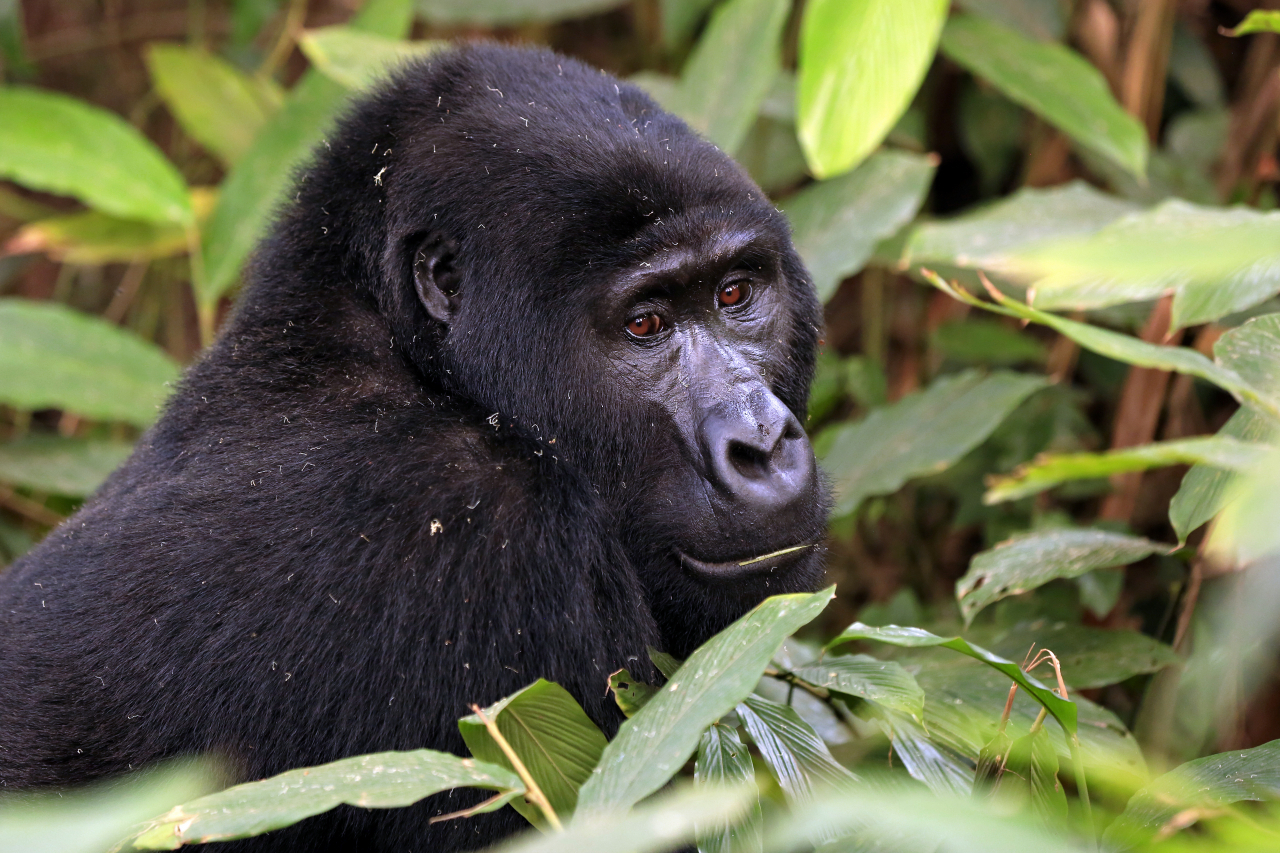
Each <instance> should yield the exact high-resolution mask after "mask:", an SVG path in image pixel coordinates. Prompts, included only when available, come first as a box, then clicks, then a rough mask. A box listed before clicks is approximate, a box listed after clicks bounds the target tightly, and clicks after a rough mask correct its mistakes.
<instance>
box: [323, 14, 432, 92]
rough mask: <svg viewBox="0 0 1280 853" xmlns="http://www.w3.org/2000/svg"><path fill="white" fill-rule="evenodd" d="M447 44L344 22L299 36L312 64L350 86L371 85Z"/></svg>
mask: <svg viewBox="0 0 1280 853" xmlns="http://www.w3.org/2000/svg"><path fill="white" fill-rule="evenodd" d="M444 46H445V43H444V42H442V41H401V40H399V39H390V38H386V37H385V36H380V35H377V34H375V33H366V32H361V31H360V30H357V29H353V28H351V27H344V26H333V27H321V28H319V29H315V30H306V31H305V32H303V34H302V37H301V38H299V39H298V47H300V48H302V52H303V53H304V54H306V56H307V59H309V60H311V64H312V65H314V66H315V67H316V68H318V69H319V70H320V71H321V72H322V73H323V74H324V75H325V76H327V77H329V78H330V79H332V80H335V81H337V82H338V83H341V84H342V85H343V86H346V87H347V88H348V89H368V88H370V87H371V86H373V85H374V84H376V83H377V82H378V81H379V80H382V79H384V78H386V77H387V76H389V75H390V74H391V73H392V72H394V71H395V70H396V69H397V68H398V67H400V66H401V65H404V64H405V63H407V62H410V61H412V60H415V59H421V58H422V57H425V56H430V55H431V54H433V53H435V52H436V51H438V50H440V49H441V48H443V47H444Z"/></svg>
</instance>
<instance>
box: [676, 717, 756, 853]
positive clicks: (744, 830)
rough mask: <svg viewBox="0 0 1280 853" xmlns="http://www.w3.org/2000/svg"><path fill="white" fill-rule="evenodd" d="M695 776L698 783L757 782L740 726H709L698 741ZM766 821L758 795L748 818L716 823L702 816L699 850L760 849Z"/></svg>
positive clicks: (733, 852) (746, 852)
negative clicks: (703, 818)
mask: <svg viewBox="0 0 1280 853" xmlns="http://www.w3.org/2000/svg"><path fill="white" fill-rule="evenodd" d="M693 780H694V785H695V787H707V786H726V785H729V786H745V785H747V784H754V781H755V766H754V765H753V764H752V763H751V753H750V752H748V751H747V747H746V746H745V745H744V744H743V743H742V739H741V738H739V737H738V732H737V730H736V729H733V728H730V727H729V726H722V725H720V724H719V723H717V724H715V725H712V726H711V728H709V729H707V731H706V734H704V735H703V736H702V740H701V741H700V742H699V743H698V758H697V760H696V761H695V762H694V766H693ZM762 821H763V816H762V814H761V810H760V799H759V797H758V796H757V798H756V801H755V803H753V804H752V806H751V809H750V811H749V812H748V814H747V818H746V820H745V821H742V822H737V823H732V824H731V823H720V824H716V823H711V822H708V821H701V820H700V821H698V853H758V851H759V850H760V844H761V837H760V831H761V826H762Z"/></svg>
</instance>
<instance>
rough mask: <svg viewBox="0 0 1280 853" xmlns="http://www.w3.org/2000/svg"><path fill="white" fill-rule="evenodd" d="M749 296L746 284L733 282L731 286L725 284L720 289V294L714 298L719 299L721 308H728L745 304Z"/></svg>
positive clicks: (749, 292)
mask: <svg viewBox="0 0 1280 853" xmlns="http://www.w3.org/2000/svg"><path fill="white" fill-rule="evenodd" d="M750 295H751V291H750V290H749V289H748V285H747V284H745V283H744V282H740V281H735V282H734V283H733V284H726V285H725V286H724V287H722V288H720V293H719V295H718V296H717V297H716V298H717V299H719V301H720V306H721V307H722V308H729V307H730V306H733V305H741V304H742V303H743V302H746V301H747V297H748V296H750Z"/></svg>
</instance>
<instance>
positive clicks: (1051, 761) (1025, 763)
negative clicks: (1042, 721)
mask: <svg viewBox="0 0 1280 853" xmlns="http://www.w3.org/2000/svg"><path fill="white" fill-rule="evenodd" d="M1006 768H1007V769H1008V770H1009V771H1012V772H1007V773H1006V774H1005V776H1004V779H1003V781H1002V787H1003V786H1004V785H1008V784H1009V782H1010V780H1012V779H1019V778H1021V779H1022V780H1023V781H1024V782H1025V784H1026V787H1027V789H1028V790H1029V792H1030V794H1031V805H1032V808H1034V809H1035V812H1036V814H1037V815H1039V816H1040V819H1041V820H1043V821H1044V822H1045V825H1046V826H1048V827H1049V828H1050V829H1054V828H1057V827H1060V826H1063V825H1064V824H1065V823H1066V820H1067V794H1066V791H1064V790H1063V789H1062V783H1061V782H1059V781H1058V751H1057V749H1055V748H1054V745H1053V741H1052V740H1050V739H1049V733H1048V732H1047V731H1045V730H1044V729H1043V728H1040V729H1036V730H1035V731H1032V732H1030V733H1028V734H1025V735H1023V736H1022V737H1020V738H1018V739H1017V740H1015V741H1013V743H1011V744H1010V745H1009V761H1008V763H1007V764H1006Z"/></svg>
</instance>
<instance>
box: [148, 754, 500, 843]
mask: <svg viewBox="0 0 1280 853" xmlns="http://www.w3.org/2000/svg"><path fill="white" fill-rule="evenodd" d="M463 787H468V788H487V789H489V790H491V791H496V792H498V794H499V796H498V797H496V798H495V799H493V800H492V801H489V802H488V803H487V805H486V807H485V808H484V809H483V811H492V810H494V809H497V808H501V807H502V806H503V805H505V804H506V802H507V801H508V800H510V799H511V798H512V797H514V796H516V795H517V794H522V793H524V786H523V785H522V784H521V783H520V779H519V777H517V776H516V774H514V773H512V772H511V771H510V770H507V769H506V768H505V767H498V766H495V765H492V764H485V763H483V762H480V761H476V760H475V759H471V758H458V757H457V756H456V755H449V754H448V753H444V752H436V751H435V750H431V749H419V750H415V751H413V752H380V753H375V754H373V755H359V756H356V757H354V758H344V759H342V760H341V761H334V762H332V763H330V764H321V765H318V766H315V767H302V768H298V769H297V770H290V771H288V772H287V773H281V774H279V775H277V776H272V777H271V778H269V779H263V780H262V781H260V782H246V783H245V784H243V785H236V786H235V787H232V788H228V789H226V790H225V791H220V792H219V793H216V794H210V795H209V796H207V797H201V798H200V799H198V800H192V801H191V802H189V803H184V804H183V805H180V806H175V807H174V808H173V810H172V811H170V812H168V813H166V814H164V815H162V816H161V817H158V818H156V819H154V820H151V821H148V822H147V823H146V824H144V825H143V826H142V827H140V828H139V829H138V830H136V832H135V834H134V835H133V837H132V841H133V845H134V846H135V847H140V848H142V849H144V850H176V849H177V848H178V847H180V846H182V845H183V844H202V843H206V842H209V841H225V840H228V839H232V838H249V837H251V836H254V835H261V834H262V833H264V832H270V831H271V830H273V829H280V828H281V827H285V826H290V825H292V824H295V823H297V822H298V821H300V820H303V819H304V818H308V817H311V816H312V815H318V814H321V813H323V812H327V811H329V809H332V808H334V807H336V806H338V805H341V804H342V803H348V804H350V805H353V806H358V807H360V808H366V809H393V808H400V807H403V806H408V805H412V804H413V803H416V802H418V801H419V800H421V799H423V798H424V797H428V796H430V795H431V794H436V793H439V792H440V791H447V790H450V789H451V788H463Z"/></svg>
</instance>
